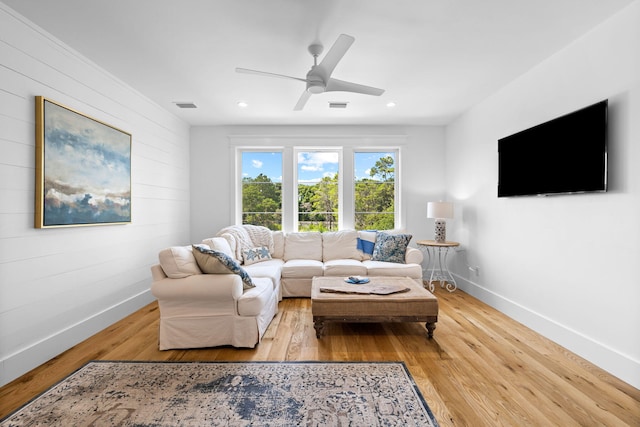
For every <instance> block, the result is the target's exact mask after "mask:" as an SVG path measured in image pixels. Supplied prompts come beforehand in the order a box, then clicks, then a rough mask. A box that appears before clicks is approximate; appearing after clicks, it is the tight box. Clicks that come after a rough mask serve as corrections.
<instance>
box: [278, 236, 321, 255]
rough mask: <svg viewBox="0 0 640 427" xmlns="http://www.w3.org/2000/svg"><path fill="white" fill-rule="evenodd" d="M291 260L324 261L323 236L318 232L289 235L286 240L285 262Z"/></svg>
mask: <svg viewBox="0 0 640 427" xmlns="http://www.w3.org/2000/svg"><path fill="white" fill-rule="evenodd" d="M290 259H309V260H314V261H322V235H321V234H320V233H316V232H309V233H287V235H286V237H285V239H284V260H285V261H289V260H290Z"/></svg>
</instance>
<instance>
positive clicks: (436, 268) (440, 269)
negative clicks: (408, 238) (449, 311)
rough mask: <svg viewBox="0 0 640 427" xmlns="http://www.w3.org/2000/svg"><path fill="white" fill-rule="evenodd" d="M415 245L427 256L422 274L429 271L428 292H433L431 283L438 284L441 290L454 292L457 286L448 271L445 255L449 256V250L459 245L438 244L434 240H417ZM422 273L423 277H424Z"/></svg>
mask: <svg viewBox="0 0 640 427" xmlns="http://www.w3.org/2000/svg"><path fill="white" fill-rule="evenodd" d="M416 245H418V247H419V248H420V249H421V250H422V251H423V252H424V253H425V254H426V255H427V264H426V270H425V272H424V273H428V272H429V269H430V270H431V274H430V276H429V290H430V291H431V292H433V291H434V285H433V282H440V287H441V288H442V287H445V288H446V289H447V290H448V291H449V292H453V291H455V290H456V289H457V288H458V284H457V283H456V279H455V278H454V277H453V275H452V274H451V272H450V271H449V266H448V264H447V255H448V254H449V249H451V248H455V247H458V246H460V243H458V242H442V243H439V242H436V241H435V240H418V241H417V242H416ZM432 260H433V262H432ZM429 267H431V268H429ZM424 273H423V277H425V276H426V274H424ZM445 285H446V286H445Z"/></svg>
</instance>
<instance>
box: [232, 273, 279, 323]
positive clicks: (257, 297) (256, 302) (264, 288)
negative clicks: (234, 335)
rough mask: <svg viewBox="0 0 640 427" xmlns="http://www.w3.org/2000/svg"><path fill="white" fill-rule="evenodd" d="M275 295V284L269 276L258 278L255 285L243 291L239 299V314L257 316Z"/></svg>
mask: <svg viewBox="0 0 640 427" xmlns="http://www.w3.org/2000/svg"><path fill="white" fill-rule="evenodd" d="M272 295H273V285H272V284H271V280H270V279H268V278H257V279H255V280H254V287H253V288H251V289H249V290H247V291H246V292H243V294H242V296H241V297H240V298H239V299H238V314H239V315H240V316H257V315H259V314H260V313H261V312H262V310H264V308H265V307H266V306H267V303H268V302H269V300H270V299H271V296H272Z"/></svg>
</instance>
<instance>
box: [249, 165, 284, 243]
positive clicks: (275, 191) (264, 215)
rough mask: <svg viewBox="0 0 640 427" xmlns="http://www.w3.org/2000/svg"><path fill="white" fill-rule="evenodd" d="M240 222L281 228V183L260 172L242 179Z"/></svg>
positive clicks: (276, 228) (273, 228)
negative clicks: (253, 176) (252, 176)
mask: <svg viewBox="0 0 640 427" xmlns="http://www.w3.org/2000/svg"><path fill="white" fill-rule="evenodd" d="M242 223H243V224H254V225H262V226H265V227H267V228H269V229H271V230H280V229H281V228H282V185H281V184H280V183H274V182H272V181H271V179H270V178H269V177H268V176H266V175H264V174H260V175H258V176H257V177H255V178H250V177H245V178H243V179H242Z"/></svg>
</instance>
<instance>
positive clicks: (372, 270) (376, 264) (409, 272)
mask: <svg viewBox="0 0 640 427" xmlns="http://www.w3.org/2000/svg"><path fill="white" fill-rule="evenodd" d="M362 264H363V265H364V266H365V267H366V268H367V276H385V277H389V276H398V277H404V276H407V277H411V278H412V279H422V266H421V265H420V264H399V263H396V262H384V261H362Z"/></svg>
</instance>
